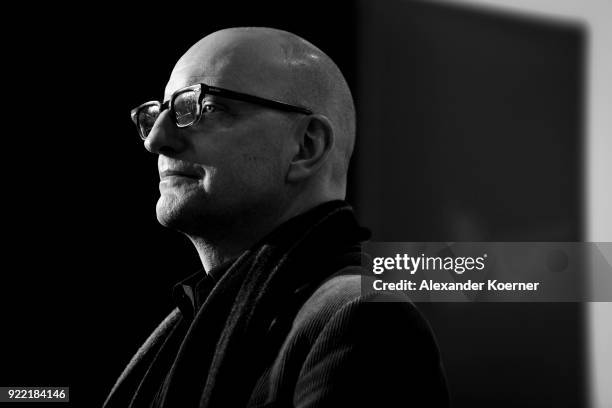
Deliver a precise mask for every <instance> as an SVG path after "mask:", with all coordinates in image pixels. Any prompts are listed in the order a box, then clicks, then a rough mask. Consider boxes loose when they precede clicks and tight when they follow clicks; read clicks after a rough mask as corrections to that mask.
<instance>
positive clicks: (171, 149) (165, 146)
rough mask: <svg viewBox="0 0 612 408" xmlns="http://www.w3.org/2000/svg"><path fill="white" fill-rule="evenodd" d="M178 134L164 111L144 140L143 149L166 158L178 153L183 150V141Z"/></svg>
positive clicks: (168, 113) (166, 111) (167, 112)
mask: <svg viewBox="0 0 612 408" xmlns="http://www.w3.org/2000/svg"><path fill="white" fill-rule="evenodd" d="M179 133H180V132H178V128H177V127H176V126H175V125H174V123H173V122H172V119H171V118H170V112H169V111H168V110H165V111H163V112H162V113H161V114H160V115H159V117H158V118H157V120H156V121H155V124H154V125H153V127H152V128H151V131H150V132H149V135H148V136H147V138H146V139H145V141H144V146H145V149H147V150H148V151H150V152H151V153H156V154H164V155H166V156H168V155H172V154H176V153H180V152H181V151H182V150H183V149H184V148H185V141H184V139H183V138H182V137H181V136H180V135H179Z"/></svg>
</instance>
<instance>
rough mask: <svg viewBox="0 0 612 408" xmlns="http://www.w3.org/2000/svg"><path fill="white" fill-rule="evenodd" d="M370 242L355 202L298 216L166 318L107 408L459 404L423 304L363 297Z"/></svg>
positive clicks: (115, 389) (382, 296)
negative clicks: (193, 302)
mask: <svg viewBox="0 0 612 408" xmlns="http://www.w3.org/2000/svg"><path fill="white" fill-rule="evenodd" d="M365 237H366V235H365V234H364V231H363V229H361V228H360V227H359V226H358V225H357V223H356V221H355V219H354V216H353V215H352V211H351V210H350V207H348V206H347V205H346V204H345V203H343V202H330V203H326V204H324V205H322V206H319V207H317V208H316V209H314V210H312V211H310V212H308V213H306V214H304V215H301V216H299V217H296V219H293V220H290V221H289V222H288V223H286V224H284V225H283V226H282V227H280V228H279V229H278V230H277V231H275V232H274V233H272V234H271V235H270V236H268V237H266V238H265V239H264V240H262V241H260V242H259V243H258V244H256V245H255V246H254V247H253V248H252V250H250V251H247V253H245V254H244V255H243V256H241V257H240V258H239V259H238V260H237V261H236V262H235V263H234V264H233V265H232V266H231V267H230V269H229V270H228V271H227V272H226V273H225V274H224V276H223V278H222V279H221V280H220V281H219V282H218V283H217V284H216V285H215V286H214V288H212V290H211V291H210V293H206V294H200V295H201V297H202V299H205V300H204V302H203V304H202V305H200V306H199V307H198V311H197V313H196V315H195V316H194V317H193V319H190V318H187V317H186V316H183V315H182V314H181V312H180V311H179V310H178V309H177V310H175V311H173V312H172V313H171V314H170V316H168V318H166V320H164V322H163V323H162V324H161V325H160V326H159V327H158V328H157V329H156V331H155V332H154V333H153V335H152V336H151V337H150V338H149V339H148V340H147V342H145V344H144V345H143V346H142V347H141V349H140V350H139V351H138V353H137V354H136V356H135V357H134V358H133V360H132V362H130V364H129V365H128V367H127V368H126V370H125V371H124V373H123V374H122V375H121V377H120V378H119V380H118V381H117V384H115V386H114V387H113V390H112V391H111V394H110V395H109V397H108V399H107V401H106V403H105V407H107V408H112V407H127V406H130V407H141V406H142V407H145V406H146V407H149V406H160V407H179V406H180V407H241V406H248V407H293V406H295V407H344V406H347V407H352V406H376V407H378V406H428V407H431V406H436V407H437V406H447V405H448V395H447V391H446V386H445V382H444V377H443V374H442V368H441V364H440V358H439V353H438V350H437V347H436V344H435V341H434V338H433V335H432V333H431V330H430V329H429V327H428V325H427V323H426V322H425V321H424V319H423V318H422V317H421V315H420V314H419V313H418V311H417V310H416V308H415V307H414V305H413V304H411V303H410V302H409V301H408V299H407V298H405V297H403V296H399V295H392V294H387V293H373V294H368V295H364V294H363V293H362V290H361V285H362V283H363V282H365V280H368V279H370V278H369V277H368V276H367V273H366V271H365V270H364V269H362V268H361V266H360V261H361V256H362V254H361V253H360V250H359V245H358V244H359V242H360V241H362V240H363V239H364V238H365Z"/></svg>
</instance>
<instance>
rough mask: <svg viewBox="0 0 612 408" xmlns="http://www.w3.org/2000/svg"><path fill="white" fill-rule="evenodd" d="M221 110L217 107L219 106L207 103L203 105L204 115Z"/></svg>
mask: <svg viewBox="0 0 612 408" xmlns="http://www.w3.org/2000/svg"><path fill="white" fill-rule="evenodd" d="M217 110H219V108H218V107H217V105H215V104H213V103H210V102H207V103H205V104H204V105H202V112H203V113H212V112H215V111H217Z"/></svg>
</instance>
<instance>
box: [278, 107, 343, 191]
mask: <svg viewBox="0 0 612 408" xmlns="http://www.w3.org/2000/svg"><path fill="white" fill-rule="evenodd" d="M304 120H305V121H306V123H304V124H303V125H302V126H300V133H299V134H298V135H297V138H298V140H297V142H298V149H297V153H296V154H295V156H293V159H292V160H291V163H290V166H289V172H288V174H287V180H288V181H290V182H291V181H293V182H295V181H300V180H303V179H305V178H308V177H310V176H311V175H312V174H314V173H316V172H317V171H318V170H319V168H320V167H321V166H322V165H323V164H324V163H325V161H326V160H327V157H328V156H329V153H330V152H331V150H332V149H333V147H334V130H333V128H332V125H331V122H330V120H329V119H328V118H327V117H326V116H324V115H319V114H316V115H310V116H308V117H306V118H305V119H304Z"/></svg>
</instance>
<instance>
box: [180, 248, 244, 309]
mask: <svg viewBox="0 0 612 408" xmlns="http://www.w3.org/2000/svg"><path fill="white" fill-rule="evenodd" d="M234 261H235V259H232V260H230V261H227V262H224V263H222V264H221V265H219V266H217V267H215V268H213V269H211V270H210V271H208V272H206V271H205V270H204V269H200V270H198V271H197V272H196V273H194V274H193V275H190V276H188V277H187V278H185V279H183V280H182V281H180V282H178V283H177V284H176V285H174V288H173V289H172V298H173V299H174V302H175V303H176V305H177V306H178V308H179V309H180V311H181V313H182V314H183V316H184V317H186V318H188V319H193V317H194V316H195V314H196V312H197V310H199V309H200V307H201V306H202V304H203V303H204V301H205V300H206V297H207V296H208V294H209V293H210V291H211V290H212V289H213V288H214V287H215V284H216V283H217V282H218V281H219V280H220V279H221V277H222V276H223V275H224V274H225V272H226V271H227V270H228V269H229V267H230V266H231V265H232V264H233V263H234Z"/></svg>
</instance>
